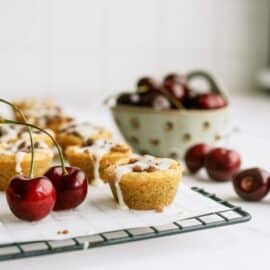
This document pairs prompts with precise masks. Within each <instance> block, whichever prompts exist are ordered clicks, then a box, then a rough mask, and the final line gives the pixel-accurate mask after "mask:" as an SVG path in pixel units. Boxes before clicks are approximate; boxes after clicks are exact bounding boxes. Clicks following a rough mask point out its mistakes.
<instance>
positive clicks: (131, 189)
mask: <svg viewBox="0 0 270 270" xmlns="http://www.w3.org/2000/svg"><path fill="white" fill-rule="evenodd" d="M114 170H115V168H114V167H113V166H112V167H109V168H108V169H107V170H106V174H107V177H108V180H109V183H110V187H111V190H112V193H113V196H114V198H115V200H116V201H117V200H118V199H117V195H116V188H115V175H114ZM181 176H182V168H181V167H180V165H179V164H178V163H177V162H175V164H173V165H172V167H171V168H170V169H167V170H163V171H154V172H146V171H143V172H134V171H133V172H130V173H127V174H124V175H123V176H122V177H121V181H120V183H119V185H120V188H121V191H122V194H123V198H124V202H125V203H126V205H127V206H128V207H129V208H131V209H136V210H156V211H160V210H162V209H164V208H165V207H166V206H168V205H170V204H171V203H172V202H173V200H174V198H175V195H176V193H177V190H178V186H179V183H180V180H181Z"/></svg>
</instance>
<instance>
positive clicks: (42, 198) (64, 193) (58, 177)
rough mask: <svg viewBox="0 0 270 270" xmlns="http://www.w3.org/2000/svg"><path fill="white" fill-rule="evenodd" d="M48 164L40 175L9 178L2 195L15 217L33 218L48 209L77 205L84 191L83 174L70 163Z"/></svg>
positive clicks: (84, 194) (82, 198) (38, 216)
mask: <svg viewBox="0 0 270 270" xmlns="http://www.w3.org/2000/svg"><path fill="white" fill-rule="evenodd" d="M65 170H66V172H65V173H63V169H62V167H61V166H55V167H51V168H50V169H49V170H48V171H47V173H46V174H45V175H44V176H41V177H37V178H32V179H29V178H27V177H23V176H19V175H18V176H15V177H13V178H12V180H11V182H10V184H9V186H8V188H7V190H6V197H7V202H8V205H9V208H10V210H11V211H12V213H13V214H14V215H15V216H16V217H18V218H19V219H22V220H26V221H37V220H40V219H42V218H44V217H46V216H47V215H48V214H49V213H50V212H51V211H52V210H55V211H59V210H67V209H72V208H75V207H77V206H78V205H80V204H81V203H82V202H83V201H84V199H85V198H86V195H87V187H88V185H87V178H86V176H85V174H84V172H83V171H81V170H80V169H78V168H74V167H65Z"/></svg>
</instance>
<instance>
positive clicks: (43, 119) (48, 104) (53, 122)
mask: <svg viewBox="0 0 270 270" xmlns="http://www.w3.org/2000/svg"><path fill="white" fill-rule="evenodd" d="M14 105H16V106H17V108H18V109H19V110H21V111H22V112H23V113H24V115H25V117H26V119H27V121H28V122H29V123H31V124H35V125H37V126H39V127H40V128H49V129H52V130H53V131H55V132H56V131H57V130H58V129H59V128H60V126H62V125H63V124H66V123H70V122H72V121H73V118H72V117H70V116H68V115H66V114H65V113H64V111H63V109H62V108H61V107H60V106H58V105H57V104H55V103H54V102H53V101H51V100H44V101H37V100H23V101H15V102H14ZM14 114H15V118H16V120H18V121H22V119H21V116H20V114H18V113H17V112H16V111H15V112H14Z"/></svg>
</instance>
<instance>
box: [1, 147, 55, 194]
mask: <svg viewBox="0 0 270 270" xmlns="http://www.w3.org/2000/svg"><path fill="white" fill-rule="evenodd" d="M35 154H36V155H35V163H34V177H37V176H42V175H44V173H45V172H46V171H47V170H48V169H49V167H50V165H51V163H52V158H53V155H52V154H50V153H48V152H45V151H37V150H36V151H35ZM30 161H31V154H30V153H26V154H25V156H24V158H23V160H22V162H21V169H22V174H23V175H25V176H27V175H28V173H29V169H30ZM15 175H18V173H17V172H16V155H15V154H12V155H4V154H1V155H0V190H2V191H3V190H5V189H6V188H7V186H8V184H9V182H10V180H11V178H12V177H14V176H15Z"/></svg>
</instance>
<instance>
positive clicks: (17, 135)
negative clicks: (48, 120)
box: [0, 124, 55, 147]
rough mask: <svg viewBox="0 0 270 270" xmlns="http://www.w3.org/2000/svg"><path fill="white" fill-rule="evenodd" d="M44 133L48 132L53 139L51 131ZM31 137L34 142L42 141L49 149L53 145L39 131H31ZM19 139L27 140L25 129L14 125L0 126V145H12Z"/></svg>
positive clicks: (27, 135)
mask: <svg viewBox="0 0 270 270" xmlns="http://www.w3.org/2000/svg"><path fill="white" fill-rule="evenodd" d="M46 131H47V132H49V133H50V134H51V135H52V136H53V137H54V136H55V135H54V132H53V131H52V130H50V129H47V130H46ZM32 136H33V141H34V142H39V141H42V142H44V143H46V144H47V145H48V146H50V147H51V146H52V145H53V143H52V140H51V139H50V138H49V137H48V136H47V135H46V134H43V133H41V132H40V131H39V130H32ZM21 139H26V140H29V133H28V130H27V127H23V126H16V125H14V124H9V125H7V124H0V144H2V143H3V144H5V143H12V142H16V141H17V140H21Z"/></svg>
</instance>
